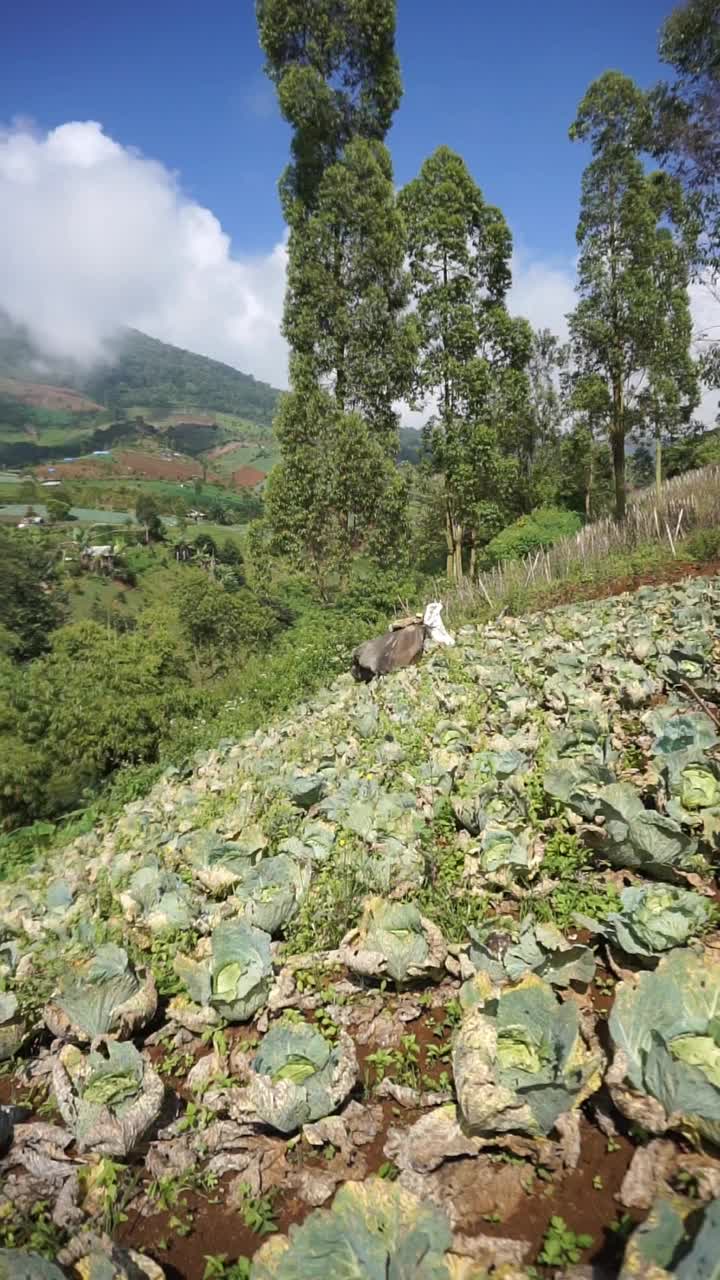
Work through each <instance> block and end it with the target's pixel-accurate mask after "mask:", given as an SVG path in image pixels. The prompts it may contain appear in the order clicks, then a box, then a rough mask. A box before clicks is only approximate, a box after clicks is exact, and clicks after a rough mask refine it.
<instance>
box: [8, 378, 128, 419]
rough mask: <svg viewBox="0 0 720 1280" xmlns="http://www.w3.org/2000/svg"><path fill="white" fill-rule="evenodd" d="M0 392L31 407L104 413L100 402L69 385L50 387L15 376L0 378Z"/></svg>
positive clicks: (72, 411) (71, 411)
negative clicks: (72, 389) (21, 379)
mask: <svg viewBox="0 0 720 1280" xmlns="http://www.w3.org/2000/svg"><path fill="white" fill-rule="evenodd" d="M0 392H2V394H3V395H7V396H12V397H13V399H14V400H20V401H21V402H22V404H27V405H30V406H31V408H33V409H55V410H65V411H68V412H70V413H104V412H105V410H104V409H103V407H102V405H101V404H96V403H95V401H94V400H89V399H88V397H87V396H84V395H82V394H81V393H80V392H79V391H71V390H70V388H69V387H50V386H45V385H44V383H42V382H24V381H20V380H19V379H18V380H16V379H15V378H0Z"/></svg>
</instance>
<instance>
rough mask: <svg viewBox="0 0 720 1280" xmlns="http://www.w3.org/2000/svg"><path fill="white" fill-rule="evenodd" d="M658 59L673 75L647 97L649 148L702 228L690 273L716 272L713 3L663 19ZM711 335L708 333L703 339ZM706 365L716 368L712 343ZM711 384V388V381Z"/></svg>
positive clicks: (699, 2) (718, 221)
mask: <svg viewBox="0 0 720 1280" xmlns="http://www.w3.org/2000/svg"><path fill="white" fill-rule="evenodd" d="M659 56H660V59H661V61H662V62H664V63H666V64H668V65H669V66H671V67H672V68H673V69H674V71H675V79H674V81H673V82H672V83H670V84H668V83H661V84H659V85H657V86H656V88H655V89H654V90H653V91H652V92H651V94H650V103H651V105H652V108H653V123H652V130H651V137H650V149H651V150H652V151H653V153H654V154H655V155H656V156H657V157H658V159H660V160H661V161H662V162H663V163H667V164H669V165H670V166H671V168H672V170H673V172H674V173H675V174H676V175H677V176H678V177H679V179H680V180H681V181H682V183H683V185H684V186H685V188H686V190H687V191H688V194H689V198H690V203H691V207H692V211H693V216H694V217H695V218H697V220H698V224H699V226H700V228H701V230H702V233H703V234H702V235H700V236H699V237H698V240H697V245H696V264H695V265H696V269H697V270H698V271H699V272H701V271H702V270H703V269H707V268H709V269H710V271H711V273H713V274H714V272H715V271H716V270H717V265H718V260H719V257H720V201H719V199H718V194H719V193H718V171H719V169H720V150H719V144H718V136H719V133H720V130H719V123H720V119H719V116H720V110H719V105H718V92H717V89H718V22H717V5H716V3H715V0H689V2H688V3H686V4H682V5H678V6H677V8H675V9H673V11H672V13H671V14H670V15H669V17H668V18H666V20H665V23H664V25H663V27H662V28H661V32H660V42H659ZM708 336H711V335H708ZM713 347H714V350H713V353H712V355H713V360H712V364H713V367H714V369H715V371H716V370H717V344H715V343H714V344H713ZM715 385H717V384H716V383H715Z"/></svg>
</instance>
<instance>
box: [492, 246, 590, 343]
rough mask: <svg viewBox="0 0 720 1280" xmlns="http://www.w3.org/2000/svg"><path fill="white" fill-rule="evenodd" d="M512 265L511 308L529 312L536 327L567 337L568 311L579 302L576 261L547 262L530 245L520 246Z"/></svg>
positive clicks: (514, 255) (563, 337) (526, 315)
mask: <svg viewBox="0 0 720 1280" xmlns="http://www.w3.org/2000/svg"><path fill="white" fill-rule="evenodd" d="M511 266H512V287H511V289H510V292H509V294H508V307H509V309H510V311H511V312H512V313H513V315H517V316H525V318H526V319H527V320H529V321H530V323H531V325H532V326H533V328H534V329H551V330H552V332H553V333H555V334H557V336H558V337H559V338H561V339H562V340H563V341H564V340H565V339H566V338H567V334H568V327H567V319H566V317H567V313H568V312H569V311H572V309H573V307H574V305H575V264H574V262H567V263H555V264H553V263H550V262H544V261H543V260H542V258H539V257H537V256H536V255H533V254H531V253H530V252H529V251H528V250H526V249H516V250H515V252H514V253H513V256H512V263H511Z"/></svg>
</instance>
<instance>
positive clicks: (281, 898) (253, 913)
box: [234, 853, 309, 936]
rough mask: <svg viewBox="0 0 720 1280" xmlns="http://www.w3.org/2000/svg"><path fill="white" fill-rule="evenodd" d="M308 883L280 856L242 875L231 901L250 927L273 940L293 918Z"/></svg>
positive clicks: (297, 868) (294, 864)
mask: <svg viewBox="0 0 720 1280" xmlns="http://www.w3.org/2000/svg"><path fill="white" fill-rule="evenodd" d="M308 882H309V874H307V873H306V872H305V871H304V869H303V868H301V867H300V866H299V864H298V863H297V862H295V861H293V859H292V858H289V857H288V856H287V854H285V853H279V854H277V856H276V857H274V858H264V859H263V860H262V862H259V863H258V864H257V866H254V867H250V868H249V869H248V870H247V871H246V872H245V874H244V875H243V878H242V880H241V881H240V883H239V884H238V885H237V886H236V888H235V894H234V899H235V901H236V902H237V903H238V905H239V907H240V909H241V911H242V913H243V915H244V917H245V919H246V920H247V921H248V923H249V924H254V925H256V926H257V928H258V929H263V930H264V931H265V933H269V934H270V935H271V936H274V935H275V934H276V933H279V931H280V930H281V929H282V927H283V925H285V924H287V922H288V921H289V920H291V919H292V917H293V916H294V914H295V911H296V910H297V906H298V903H299V901H300V899H301V897H302V896H303V894H304V892H305V890H306V889H307V885H308Z"/></svg>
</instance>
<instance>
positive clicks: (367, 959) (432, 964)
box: [341, 898, 447, 982]
mask: <svg viewBox="0 0 720 1280" xmlns="http://www.w3.org/2000/svg"><path fill="white" fill-rule="evenodd" d="M341 954H342V958H343V963H345V964H347V965H348V967H349V968H350V969H353V970H354V971H355V972H358V973H363V974H368V975H371V974H375V975H377V976H381V975H383V974H387V975H388V976H389V977H391V978H394V979H395V981H396V982H408V981H412V980H413V979H416V978H429V977H439V976H440V975H441V974H442V970H443V966H444V964H445V957H446V955H447V947H446V945H445V941H444V939H443V936H442V933H441V932H440V930H439V929H438V928H437V926H436V925H434V924H432V922H431V921H429V920H426V919H425V917H424V916H421V914H420V912H419V911H418V908H417V907H416V906H415V905H414V903H411V902H388V901H386V900H385V899H384V898H368V899H367V900H366V902H365V908H364V910H363V914H362V917H361V919H360V923H359V925H358V927H357V929H356V930H353V931H352V933H350V934H348V935H347V937H346V938H344V939H343V943H342V947H341Z"/></svg>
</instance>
